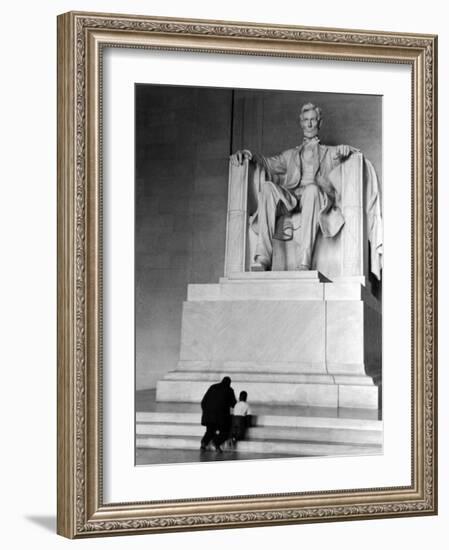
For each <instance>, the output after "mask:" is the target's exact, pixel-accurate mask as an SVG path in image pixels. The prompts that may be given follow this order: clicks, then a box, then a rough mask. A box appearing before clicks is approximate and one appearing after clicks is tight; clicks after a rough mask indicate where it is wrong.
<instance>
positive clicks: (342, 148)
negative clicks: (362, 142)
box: [335, 145, 360, 161]
mask: <svg viewBox="0 0 449 550" xmlns="http://www.w3.org/2000/svg"><path fill="white" fill-rule="evenodd" d="M351 153H360V149H356V148H355V147H351V146H350V145H337V150H336V153H335V159H336V160H340V161H343V160H345V159H347V158H348V157H349V155H350V154H351Z"/></svg>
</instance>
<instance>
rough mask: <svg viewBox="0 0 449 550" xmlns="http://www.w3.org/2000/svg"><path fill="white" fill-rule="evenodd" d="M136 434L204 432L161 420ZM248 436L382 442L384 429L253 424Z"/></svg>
mask: <svg viewBox="0 0 449 550" xmlns="http://www.w3.org/2000/svg"><path fill="white" fill-rule="evenodd" d="M136 434H137V436H140V435H159V436H165V437H168V436H176V437H184V436H197V437H202V436H203V435H204V427H203V426H201V425H200V424H166V423H158V422H139V423H137V426H136ZM245 440H249V441H253V440H270V441H276V440H285V441H319V442H323V441H326V442H332V443H354V444H368V445H381V444H382V441H383V433H382V431H379V430H351V429H340V428H312V427H303V428H297V427H251V428H248V430H247V432H246V437H245Z"/></svg>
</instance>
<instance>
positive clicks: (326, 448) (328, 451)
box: [136, 435, 382, 456]
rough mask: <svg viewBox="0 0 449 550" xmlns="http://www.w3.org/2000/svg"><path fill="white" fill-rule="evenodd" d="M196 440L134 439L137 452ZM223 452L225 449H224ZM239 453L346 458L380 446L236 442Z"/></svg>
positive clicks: (180, 446)
mask: <svg viewBox="0 0 449 550" xmlns="http://www.w3.org/2000/svg"><path fill="white" fill-rule="evenodd" d="M199 446H200V437H187V436H185V437H166V436H154V435H148V436H144V435H140V436H137V437H136V447H137V448H139V449H192V450H198V449H199ZM224 450H225V452H226V448H225V449H224ZM233 450H234V451H237V452H242V453H261V454H263V453H269V454H279V455H291V456H346V455H354V456H360V455H378V454H381V453H382V446H381V445H356V444H352V445H349V444H341V443H317V442H311V441H286V440H277V441H271V440H253V441H239V442H238V443H237V445H236V447H235V449H233Z"/></svg>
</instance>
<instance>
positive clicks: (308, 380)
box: [164, 370, 373, 386]
mask: <svg viewBox="0 0 449 550" xmlns="http://www.w3.org/2000/svg"><path fill="white" fill-rule="evenodd" d="M227 374H229V373H227V372H226V371H218V372H217V371H209V370H207V371H204V370H203V371H201V370H199V371H189V372H185V371H182V370H181V371H179V370H176V371H170V372H168V373H167V374H165V375H164V380H188V381H193V380H201V381H208V382H211V383H213V382H217V381H219V380H221V379H222V378H223V377H224V376H226V375H227ZM232 381H233V382H234V383H235V382H276V383H277V382H284V383H291V384H298V383H299V384H351V385H355V386H372V385H373V380H372V378H370V377H369V376H366V375H362V376H345V375H330V374H291V373H265V372H234V373H233V374H232Z"/></svg>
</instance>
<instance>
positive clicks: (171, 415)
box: [136, 403, 383, 432]
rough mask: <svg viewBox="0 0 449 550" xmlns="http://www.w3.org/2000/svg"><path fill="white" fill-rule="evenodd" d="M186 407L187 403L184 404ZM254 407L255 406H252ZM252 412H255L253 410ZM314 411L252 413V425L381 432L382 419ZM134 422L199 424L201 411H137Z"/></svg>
mask: <svg viewBox="0 0 449 550" xmlns="http://www.w3.org/2000/svg"><path fill="white" fill-rule="evenodd" d="M184 405H185V406H187V407H188V405H189V404H188V403H186V404H184ZM253 409H255V407H254V408H253ZM253 412H255V411H254V410H253ZM313 412H314V411H311V414H309V415H303V416H299V415H295V416H292V415H288V414H253V416H252V425H253V426H260V427H263V426H266V427H291V428H321V429H339V430H362V431H363V430H369V431H377V432H382V430H383V422H382V420H376V419H372V418H346V417H325V416H314V415H313ZM136 422H138V423H150V422H152V423H157V422H159V423H167V424H178V423H179V424H194V425H200V422H201V411H200V410H199V406H198V412H184V411H182V412H168V411H150V412H143V411H142V412H137V413H136Z"/></svg>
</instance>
